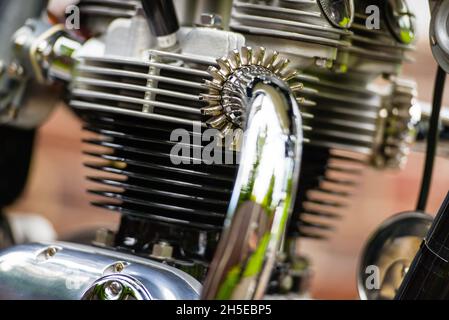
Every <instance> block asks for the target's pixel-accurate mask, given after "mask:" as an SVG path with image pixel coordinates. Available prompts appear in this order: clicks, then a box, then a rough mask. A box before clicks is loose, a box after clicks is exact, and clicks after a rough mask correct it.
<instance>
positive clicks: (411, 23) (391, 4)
mask: <svg viewBox="0 0 449 320" xmlns="http://www.w3.org/2000/svg"><path fill="white" fill-rule="evenodd" d="M385 11H386V12H385V15H386V17H387V24H388V27H389V29H390V31H391V33H392V34H393V35H394V37H395V38H396V40H398V41H399V42H401V43H403V44H411V43H412V42H413V41H414V40H415V15H414V14H413V13H412V12H411V11H410V10H409V8H408V5H407V3H406V2H405V0H389V1H387V3H386V8H385Z"/></svg>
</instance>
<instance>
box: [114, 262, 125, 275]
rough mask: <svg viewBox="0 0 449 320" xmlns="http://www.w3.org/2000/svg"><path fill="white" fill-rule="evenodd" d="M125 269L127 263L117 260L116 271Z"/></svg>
mask: <svg viewBox="0 0 449 320" xmlns="http://www.w3.org/2000/svg"><path fill="white" fill-rule="evenodd" d="M123 269H125V265H124V264H123V263H121V262H117V263H116V264H115V265H114V271H115V272H119V273H120V272H122V271H123Z"/></svg>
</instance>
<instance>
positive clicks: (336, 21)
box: [319, 0, 354, 29]
mask: <svg viewBox="0 0 449 320" xmlns="http://www.w3.org/2000/svg"><path fill="white" fill-rule="evenodd" d="M319 4H320V6H321V9H322V10H323V12H324V14H325V15H326V17H327V19H328V20H329V21H330V22H331V23H332V24H333V25H334V26H335V27H338V28H343V29H348V28H349V27H351V24H352V21H353V20H354V1H353V0H319Z"/></svg>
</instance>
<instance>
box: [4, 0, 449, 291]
mask: <svg viewBox="0 0 449 320" xmlns="http://www.w3.org/2000/svg"><path fill="white" fill-rule="evenodd" d="M53 2H56V4H55V5H57V2H58V0H56V1H53ZM409 2H410V7H411V8H413V10H414V11H415V13H416V15H417V20H418V41H417V43H416V49H417V50H416V53H415V54H414V57H415V60H416V61H415V62H414V63H413V64H408V65H406V66H405V68H404V75H405V76H406V77H410V78H414V79H416V80H417V82H418V85H419V99H420V100H422V101H427V102H430V101H431V97H432V90H433V81H434V75H435V71H436V63H435V62H434V60H433V58H432V54H431V51H430V47H429V41H428V36H427V34H428V23H429V19H430V13H429V11H428V10H429V9H428V4H427V1H424V0H418V1H416V0H412V1H409ZM445 104H446V105H449V90H446V96H445ZM83 135H84V133H82V131H81V123H80V122H79V121H78V119H77V118H76V117H75V116H74V115H73V114H72V113H71V111H69V110H68V109H67V107H65V106H64V105H63V104H61V105H60V106H59V107H58V108H57V109H56V110H55V111H54V113H53V114H52V116H51V118H50V119H49V121H48V122H47V123H46V124H45V125H44V126H43V127H42V128H41V130H40V131H39V135H38V137H37V148H36V150H35V154H34V160H33V164H32V168H31V173H30V179H29V184H28V186H27V189H26V191H25V193H24V194H23V196H22V198H21V199H20V201H18V202H17V203H16V204H15V205H14V206H13V207H10V208H8V212H11V213H37V214H40V215H43V216H45V217H47V218H48V219H49V220H50V221H51V222H52V223H53V224H54V226H55V228H56V230H57V232H58V233H59V234H60V235H69V234H73V233H76V232H78V231H81V230H84V229H86V228H88V229H92V228H95V227H97V226H106V227H108V226H109V227H110V228H111V229H114V228H115V227H116V225H117V223H118V218H119V215H118V214H113V213H110V212H107V211H102V210H100V209H96V208H93V207H91V206H90V205H89V199H90V196H89V195H88V194H87V193H86V192H85V190H86V188H87V185H86V184H87V183H86V182H85V179H84V177H85V175H86V174H87V169H85V168H84V167H83V165H82V163H83V156H82V154H81V150H82V148H83V146H82V143H81V139H82V137H83ZM423 160H424V154H423V153H419V152H415V153H413V154H412V155H411V157H410V159H409V162H408V164H407V166H406V167H405V169H404V170H403V171H400V172H379V171H375V170H374V169H372V170H371V169H368V170H367V171H365V172H364V174H363V178H362V184H361V185H360V187H359V188H358V189H357V193H356V194H355V195H354V197H353V198H352V202H351V205H350V206H349V207H348V208H347V211H346V213H345V216H344V218H343V219H342V221H340V222H339V223H337V226H338V229H337V231H336V232H335V234H333V236H332V237H331V239H330V240H329V241H307V240H305V241H303V242H302V244H301V250H302V252H303V253H304V254H306V255H308V256H309V257H310V258H311V260H312V263H313V269H314V277H313V284H312V285H313V297H314V298H318V299H358V295H357V291H356V274H357V271H356V270H357V264H358V258H359V254H360V252H361V250H362V248H363V245H364V243H365V241H366V240H367V238H368V237H369V235H370V234H371V232H373V231H374V230H375V229H376V227H378V226H379V224H380V223H381V222H382V221H383V220H385V219H386V218H387V217H389V216H391V215H393V214H395V213H399V212H402V211H407V210H413V209H414V207H415V206H416V201H417V197H418V190H419V185H420V180H421V174H422V170H423ZM448 177H449V161H448V160H446V159H442V158H439V159H438V160H437V163H436V166H435V173H434V180H433V184H432V189H431V196H430V199H429V203H428V210H427V211H428V212H429V213H430V214H432V215H434V214H435V212H436V211H437V210H438V208H439V206H440V204H441V203H442V201H443V198H444V196H445V195H446V193H447V192H448V190H449V178H448Z"/></svg>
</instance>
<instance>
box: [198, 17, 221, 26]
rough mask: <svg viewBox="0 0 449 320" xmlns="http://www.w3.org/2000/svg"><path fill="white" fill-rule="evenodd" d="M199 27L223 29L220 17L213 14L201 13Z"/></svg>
mask: <svg viewBox="0 0 449 320" xmlns="http://www.w3.org/2000/svg"><path fill="white" fill-rule="evenodd" d="M200 21H201V26H203V27H211V28H222V27H223V19H222V18H221V16H220V15H217V14H213V13H203V14H202V15H201V19H200Z"/></svg>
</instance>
